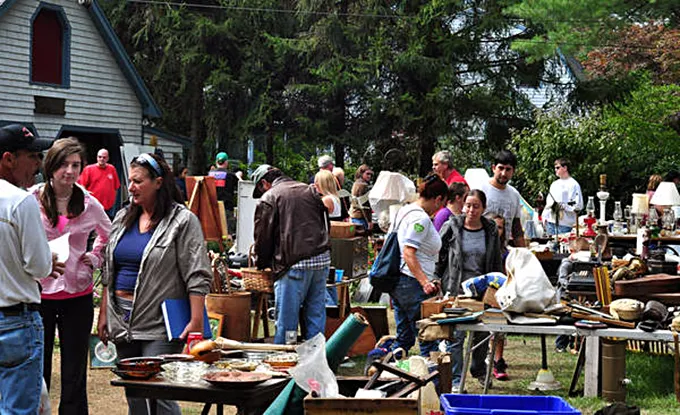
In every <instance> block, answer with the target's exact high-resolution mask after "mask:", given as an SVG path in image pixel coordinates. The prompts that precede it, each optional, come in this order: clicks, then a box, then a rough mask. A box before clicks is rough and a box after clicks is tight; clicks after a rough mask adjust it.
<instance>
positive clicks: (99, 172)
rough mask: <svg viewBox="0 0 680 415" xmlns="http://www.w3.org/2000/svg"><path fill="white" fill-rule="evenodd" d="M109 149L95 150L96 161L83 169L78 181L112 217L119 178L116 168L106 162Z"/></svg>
mask: <svg viewBox="0 0 680 415" xmlns="http://www.w3.org/2000/svg"><path fill="white" fill-rule="evenodd" d="M108 161H109V151H108V150H106V149H105V148H102V149H101V150H99V152H97V163H95V164H90V165H89V166H87V167H85V168H84V169H83V172H82V173H81V174H80V178H79V179H78V183H80V184H81V185H83V187H85V189H87V191H88V192H90V193H91V194H92V196H94V197H95V198H96V199H97V200H98V201H99V203H101V204H102V206H103V207H104V210H106V214H107V215H109V218H111V219H113V215H114V214H115V213H116V212H115V210H114V208H113V204H114V203H115V202H116V192H117V191H118V189H119V188H120V180H118V173H116V168H115V167H113V166H112V165H110V164H108V163H107V162H108Z"/></svg>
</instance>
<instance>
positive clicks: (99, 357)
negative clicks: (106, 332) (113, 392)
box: [89, 334, 118, 369]
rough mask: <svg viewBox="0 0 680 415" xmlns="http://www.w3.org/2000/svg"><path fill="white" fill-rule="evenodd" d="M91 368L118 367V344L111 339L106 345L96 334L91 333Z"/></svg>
mask: <svg viewBox="0 0 680 415" xmlns="http://www.w3.org/2000/svg"><path fill="white" fill-rule="evenodd" d="M89 346H90V369H111V368H115V367H116V363H117V362H118V354H117V353H116V346H115V345H114V344H113V342H111V341H109V342H108V344H107V345H106V346H104V343H102V342H101V341H100V340H99V337H98V336H97V335H96V334H90V339H89Z"/></svg>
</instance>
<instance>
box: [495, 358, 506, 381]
mask: <svg viewBox="0 0 680 415" xmlns="http://www.w3.org/2000/svg"><path fill="white" fill-rule="evenodd" d="M507 369H508V365H507V364H505V359H501V360H499V361H497V362H493V377H495V378H496V379H498V380H508V374H507V373H505V371H506V370H507Z"/></svg>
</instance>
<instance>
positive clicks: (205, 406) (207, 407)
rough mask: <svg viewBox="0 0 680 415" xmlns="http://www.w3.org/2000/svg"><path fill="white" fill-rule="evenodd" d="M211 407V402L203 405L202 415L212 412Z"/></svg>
mask: <svg viewBox="0 0 680 415" xmlns="http://www.w3.org/2000/svg"><path fill="white" fill-rule="evenodd" d="M218 407H219V405H218ZM210 408H212V404H211V403H206V404H205V405H203V410H202V411H201V415H208V414H209V413H210Z"/></svg>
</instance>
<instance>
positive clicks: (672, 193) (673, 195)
mask: <svg viewBox="0 0 680 415" xmlns="http://www.w3.org/2000/svg"><path fill="white" fill-rule="evenodd" d="M650 203H651V204H652V205H655V206H675V205H680V193H678V188H677V187H675V183H673V182H661V183H659V187H657V188H656V192H654V196H652V200H651V201H650Z"/></svg>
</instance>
